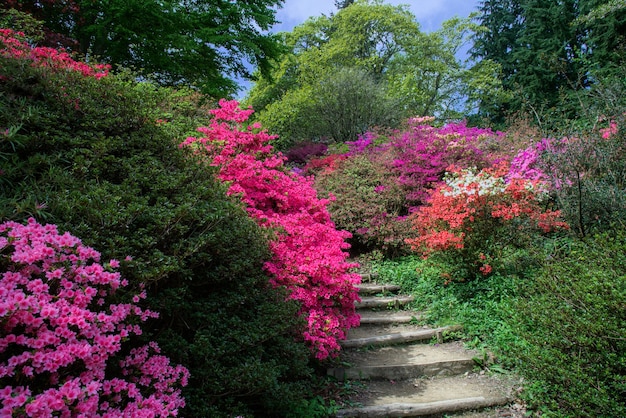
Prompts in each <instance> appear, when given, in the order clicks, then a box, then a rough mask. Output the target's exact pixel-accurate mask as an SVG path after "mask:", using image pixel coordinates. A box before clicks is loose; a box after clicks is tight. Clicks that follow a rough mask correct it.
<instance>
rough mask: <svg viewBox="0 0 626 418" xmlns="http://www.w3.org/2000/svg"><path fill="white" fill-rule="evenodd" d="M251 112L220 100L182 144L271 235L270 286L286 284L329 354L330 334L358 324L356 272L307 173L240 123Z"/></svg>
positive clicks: (312, 341)
mask: <svg viewBox="0 0 626 418" xmlns="http://www.w3.org/2000/svg"><path fill="white" fill-rule="evenodd" d="M252 112H253V111H252V110H242V109H240V108H239V105H238V103H237V102H236V101H225V100H222V101H220V108H218V109H215V110H212V111H211V113H212V114H213V116H214V119H213V121H212V122H211V124H210V126H209V127H203V128H199V129H198V131H199V132H201V133H202V134H203V137H201V138H193V137H191V138H188V139H187V140H186V141H185V142H184V143H183V144H181V146H185V145H186V146H188V145H193V144H195V145H197V146H200V148H201V149H203V150H205V151H206V152H208V155H209V156H210V159H211V164H212V165H214V166H217V167H219V178H220V179H221V180H222V181H225V182H228V183H229V184H230V189H229V193H230V194H238V195H240V196H241V199H242V201H243V202H244V203H245V205H246V208H247V211H248V213H249V214H250V216H251V217H253V218H254V219H256V220H257V222H258V223H259V225H261V226H262V227H265V228H267V229H268V230H270V231H271V232H272V233H273V236H274V238H273V240H272V241H271V243H270V249H271V251H272V254H273V257H272V259H271V260H270V261H268V262H267V263H266V265H265V268H266V270H267V271H268V272H269V273H271V275H272V277H271V281H272V283H273V284H274V285H276V286H285V287H286V288H287V289H288V290H289V292H290V295H291V298H293V299H295V300H297V301H298V302H299V303H300V304H301V313H302V315H303V316H304V317H305V318H306V320H307V323H308V327H307V330H306V332H305V335H304V339H305V341H306V342H307V343H308V344H309V346H310V347H311V349H312V350H313V351H314V353H315V355H316V357H317V358H318V359H324V358H326V357H328V356H329V355H334V354H335V353H336V352H337V351H338V350H339V349H340V347H339V344H338V342H337V340H341V339H345V337H346V330H347V329H348V328H351V327H353V326H356V325H358V324H359V316H358V315H357V314H356V312H355V308H354V302H355V301H356V300H358V295H357V290H356V288H355V284H357V283H358V280H359V276H358V275H356V274H351V273H349V271H350V269H352V268H353V267H356V265H355V264H351V263H347V262H346V258H347V256H348V254H347V253H346V252H345V251H344V250H345V249H347V248H348V247H349V246H348V244H346V242H345V240H346V239H347V238H348V237H349V236H350V234H349V233H347V232H345V231H338V230H337V229H336V228H335V224H334V223H333V222H332V221H331V219H330V215H329V213H328V210H327V205H328V203H329V201H328V200H325V199H319V198H318V197H317V193H316V191H315V189H314V188H313V181H312V179H310V178H306V177H302V176H299V175H297V174H294V173H292V172H290V171H288V170H287V169H286V168H285V167H284V161H285V158H284V157H283V156H282V154H280V153H275V152H274V151H273V147H272V146H271V145H269V144H268V142H269V141H270V140H272V139H273V137H272V136H270V135H269V134H268V133H267V132H266V131H262V130H260V125H258V124H255V125H254V126H247V127H244V125H243V124H244V122H245V121H246V120H247V119H248V117H249V116H250V114H251V113H252Z"/></svg>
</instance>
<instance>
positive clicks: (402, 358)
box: [328, 342, 477, 381]
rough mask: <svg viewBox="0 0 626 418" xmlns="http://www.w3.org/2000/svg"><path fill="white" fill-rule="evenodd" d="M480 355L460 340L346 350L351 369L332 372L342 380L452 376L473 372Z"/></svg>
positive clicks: (330, 371)
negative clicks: (434, 343) (464, 345)
mask: <svg viewBox="0 0 626 418" xmlns="http://www.w3.org/2000/svg"><path fill="white" fill-rule="evenodd" d="M476 355H477V354H476V353H475V352H473V351H469V350H465V349H464V348H463V347H462V345H461V344H460V343H458V342H455V343H446V344H437V345H428V344H417V345H405V346H393V347H381V348H378V349H375V350H368V351H346V352H344V353H342V356H341V360H342V362H343V363H344V364H349V365H350V367H347V368H333V369H329V370H328V374H329V375H331V376H334V377H335V378H337V379H338V380H341V381H343V380H346V379H351V380H363V379H370V380H382V379H387V380H402V379H411V378H416V377H421V376H429V377H432V376H444V375H446V376H452V375H458V374H463V373H466V372H470V371H471V370H472V369H473V368H474V366H475V365H476V363H475V362H474V360H473V359H474V357H475V356H476Z"/></svg>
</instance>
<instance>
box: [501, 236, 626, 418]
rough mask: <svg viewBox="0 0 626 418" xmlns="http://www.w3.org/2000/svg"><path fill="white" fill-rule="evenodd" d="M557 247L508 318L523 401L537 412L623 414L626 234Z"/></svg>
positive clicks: (625, 389) (625, 404) (625, 386)
mask: <svg viewBox="0 0 626 418" xmlns="http://www.w3.org/2000/svg"><path fill="white" fill-rule="evenodd" d="M556 244H558V245H555V246H553V247H552V248H551V249H550V251H549V252H547V254H548V256H549V258H550V261H549V262H548V263H546V264H545V265H544V267H543V269H542V271H541V272H540V273H539V274H538V275H536V276H535V277H532V278H529V280H528V282H527V285H525V286H524V294H523V295H522V296H523V297H521V298H520V299H519V301H518V302H517V304H516V310H515V315H514V316H513V317H512V320H511V324H512V325H513V330H514V332H515V333H517V334H518V335H519V336H520V337H521V338H522V339H523V342H522V343H520V344H518V345H517V346H516V350H514V351H512V352H511V356H516V357H517V358H518V359H519V366H520V369H521V371H522V373H523V374H524V375H525V376H526V377H527V379H528V380H529V382H530V383H529V384H528V385H527V387H526V389H527V393H526V398H527V400H528V402H529V403H530V405H531V406H533V407H534V408H536V409H539V410H541V411H542V412H543V414H542V416H554V417H557V416H558V417H580V416H594V417H615V416H624V415H626V402H625V401H624V400H625V399H626V333H625V331H624V330H625V328H624V324H625V323H626V309H625V308H626V233H625V232H624V229H623V228H620V229H617V230H615V231H614V232H606V233H602V234H598V235H594V236H591V237H588V239H586V240H585V241H574V242H570V241H557V242H556Z"/></svg>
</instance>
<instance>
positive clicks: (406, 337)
mask: <svg viewBox="0 0 626 418" xmlns="http://www.w3.org/2000/svg"><path fill="white" fill-rule="evenodd" d="M460 329H462V327H461V326H460V325H451V326H447V327H441V328H432V329H425V330H417V331H403V332H397V333H390V334H385V335H377V336H373V337H365V338H354V339H351V340H343V341H341V342H340V344H341V347H342V348H359V347H366V346H368V345H372V346H379V345H384V344H401V343H405V342H412V341H420V340H429V339H431V338H433V337H436V338H437V340H442V339H443V338H442V334H443V333H444V332H447V331H458V330H460Z"/></svg>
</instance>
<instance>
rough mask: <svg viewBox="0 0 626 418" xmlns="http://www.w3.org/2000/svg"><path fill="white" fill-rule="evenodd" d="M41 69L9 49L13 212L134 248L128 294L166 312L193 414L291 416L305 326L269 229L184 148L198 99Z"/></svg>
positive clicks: (114, 252) (167, 341) (88, 240)
mask: <svg viewBox="0 0 626 418" xmlns="http://www.w3.org/2000/svg"><path fill="white" fill-rule="evenodd" d="M0 46H2V45H0ZM3 51H6V49H3ZM32 64H33V60H32V59H31V58H29V55H28V54H26V55H21V56H17V57H14V56H7V54H3V53H0V79H1V81H0V132H5V133H6V134H5V135H2V136H0V157H1V158H2V159H3V160H2V170H3V171H2V175H0V217H1V218H2V219H13V220H16V221H24V220H26V219H27V218H29V217H31V216H32V217H35V218H36V219H38V220H46V221H47V222H52V223H55V224H57V225H58V227H59V230H60V231H69V232H71V233H72V234H73V235H76V236H80V237H82V239H83V242H84V243H85V244H86V245H89V246H92V247H97V248H98V249H99V250H100V251H101V253H102V256H103V257H104V258H105V259H119V260H122V259H124V258H125V257H126V256H132V261H129V262H127V263H122V266H121V272H122V274H123V276H124V277H125V278H127V280H128V281H129V291H135V289H137V287H138V286H139V285H140V284H141V283H145V286H146V290H147V292H148V295H149V298H148V299H147V300H146V301H144V303H146V305H147V306H148V307H149V308H150V309H151V310H155V311H158V312H160V314H161V316H160V318H159V319H153V320H150V321H149V322H147V323H146V325H145V332H144V336H145V337H147V338H153V339H154V340H156V341H157V342H158V343H159V345H160V346H161V349H162V350H163V354H165V355H167V356H168V357H169V358H171V359H172V360H173V361H174V362H176V363H181V364H183V365H184V366H186V367H187V368H188V369H189V370H191V371H192V374H191V376H190V379H189V385H188V386H187V387H186V388H184V390H183V395H184V397H185V399H186V408H185V410H184V415H186V416H218V417H219V416H221V415H224V416H232V415H236V414H237V413H242V414H243V413H247V412H249V411H264V412H265V413H267V414H269V415H271V416H281V415H284V414H285V411H288V410H289V409H290V402H296V401H297V402H300V400H301V398H302V396H303V394H304V393H306V391H307V390H308V388H307V385H308V382H309V377H310V374H311V372H312V371H311V369H310V368H309V366H308V362H309V352H308V350H307V348H306V346H305V345H304V343H303V342H302V332H303V328H304V324H302V322H301V321H300V320H298V319H297V311H298V309H299V307H298V306H297V305H296V304H295V303H293V302H289V301H286V294H285V292H283V291H280V289H273V288H272V287H271V286H270V284H269V280H268V277H267V275H266V274H265V273H264V272H263V264H264V262H265V261H266V260H267V259H268V258H269V257H270V252H269V248H268V244H267V236H266V233H264V232H263V231H262V230H261V229H260V228H258V227H257V226H256V225H255V223H254V222H253V221H252V220H250V219H249V218H248V216H247V214H246V212H245V210H243V208H242V207H241V204H240V202H238V201H236V200H234V199H232V198H227V197H226V191H227V190H226V187H225V186H222V185H221V184H220V182H219V181H218V180H217V179H216V178H215V176H214V174H215V170H214V169H212V168H210V167H207V166H206V165H203V164H200V163H199V162H198V161H197V160H196V159H195V158H194V157H193V156H192V155H190V154H191V153H190V152H185V150H180V149H178V146H177V145H178V142H179V141H180V140H181V139H182V138H184V137H185V135H186V134H187V132H188V131H190V130H192V129H193V128H194V127H195V126H194V127H192V126H189V125H188V124H187V121H189V120H192V119H193V118H195V117H197V115H196V114H195V111H194V110H193V108H194V107H195V102H194V100H195V99H194V98H193V97H192V96H191V95H189V94H188V93H183V94H180V93H177V92H173V91H172V90H170V89H162V88H156V87H154V86H152V85H150V84H145V83H137V82H136V81H134V79H135V77H134V76H132V75H127V74H121V75H112V74H109V75H106V76H104V77H101V78H100V79H99V80H98V79H96V78H95V77H91V76H85V75H83V74H82V73H81V72H77V71H74V70H72V69H59V68H55V69H51V68H50V67H49V66H43V67H42V66H41V65H32ZM159 120H161V121H160V122H159ZM163 120H167V123H163V122H162V121H163ZM194 123H195V122H194ZM119 294H120V297H121V296H123V292H119ZM267 405H272V408H273V409H271V410H270V409H268V408H269V407H267Z"/></svg>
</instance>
